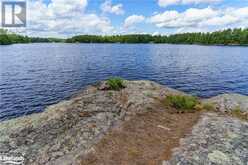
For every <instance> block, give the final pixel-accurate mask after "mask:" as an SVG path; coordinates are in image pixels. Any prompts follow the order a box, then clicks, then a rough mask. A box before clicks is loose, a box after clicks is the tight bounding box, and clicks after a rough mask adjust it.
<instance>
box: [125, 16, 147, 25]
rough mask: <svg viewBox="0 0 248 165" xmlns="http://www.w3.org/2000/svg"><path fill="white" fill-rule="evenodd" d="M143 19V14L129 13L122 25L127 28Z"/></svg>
mask: <svg viewBox="0 0 248 165" xmlns="http://www.w3.org/2000/svg"><path fill="white" fill-rule="evenodd" d="M144 20H145V17H144V16H143V15H131V16H129V17H127V18H126V19H125V21H124V27H125V28H129V27H131V26H134V25H135V24H137V23H140V22H142V21H144Z"/></svg>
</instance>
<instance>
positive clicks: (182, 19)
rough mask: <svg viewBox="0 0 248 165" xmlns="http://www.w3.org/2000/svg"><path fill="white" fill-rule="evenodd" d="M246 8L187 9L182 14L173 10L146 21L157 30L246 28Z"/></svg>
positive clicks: (247, 8) (247, 14) (247, 13)
mask: <svg viewBox="0 0 248 165" xmlns="http://www.w3.org/2000/svg"><path fill="white" fill-rule="evenodd" d="M247 19H248V7H244V8H238V9H236V8H228V9H219V10H217V9H216V10H215V9H212V8H210V7H208V8H203V9H196V8H189V9H187V10H186V11H184V12H181V13H180V12H178V11H175V10H171V11H165V12H164V13H159V14H156V15H154V16H152V17H150V18H149V19H148V20H149V22H150V23H152V24H154V25H155V26H157V27H159V28H175V29H186V28H188V29H189V28H190V29H197V28H198V29H202V28H204V29H206V28H224V27H226V26H233V25H236V26H247Z"/></svg>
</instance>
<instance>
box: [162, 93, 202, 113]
mask: <svg viewBox="0 0 248 165" xmlns="http://www.w3.org/2000/svg"><path fill="white" fill-rule="evenodd" d="M164 104H165V105H167V106H171V107H173V108H175V109H177V110H178V111H180V112H192V111H195V110H198V109H199V105H200V104H199V101H198V100H197V98H196V97H193V96H182V95H170V96H167V97H166V98H165V99H164Z"/></svg>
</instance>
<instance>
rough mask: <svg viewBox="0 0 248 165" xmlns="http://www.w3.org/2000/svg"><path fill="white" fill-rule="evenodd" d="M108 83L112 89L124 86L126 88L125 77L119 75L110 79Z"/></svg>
mask: <svg viewBox="0 0 248 165" xmlns="http://www.w3.org/2000/svg"><path fill="white" fill-rule="evenodd" d="M107 84H108V85H109V87H110V89H111V90H120V89H122V88H125V85H124V81H123V79H122V78H119V77H113V78H110V79H108V80H107Z"/></svg>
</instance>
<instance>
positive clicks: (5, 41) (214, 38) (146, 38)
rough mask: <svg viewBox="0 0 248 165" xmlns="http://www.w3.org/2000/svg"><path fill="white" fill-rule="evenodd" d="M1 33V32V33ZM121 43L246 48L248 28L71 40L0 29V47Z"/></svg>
mask: <svg viewBox="0 0 248 165" xmlns="http://www.w3.org/2000/svg"><path fill="white" fill-rule="evenodd" d="M1 31H3V32H1ZM54 42H55V43H105V44H106V43H123V44H126V43H128V44H140V43H141V44H149V43H153V44H187V45H215V46H219V45H220V46H247V45H248V28H245V29H241V28H236V29H227V30H222V31H216V32H211V33H210V32H208V33H203V32H199V33H196V32H195V33H181V34H172V35H151V34H125V35H85V34H84V35H77V36H73V37H71V38H65V39H62V38H51V37H50V38H41V37H29V36H22V35H18V34H14V33H9V32H8V31H7V30H3V29H0V45H10V44H16V43H54Z"/></svg>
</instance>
